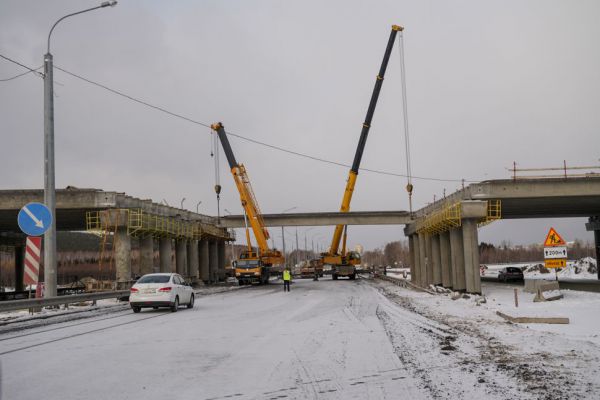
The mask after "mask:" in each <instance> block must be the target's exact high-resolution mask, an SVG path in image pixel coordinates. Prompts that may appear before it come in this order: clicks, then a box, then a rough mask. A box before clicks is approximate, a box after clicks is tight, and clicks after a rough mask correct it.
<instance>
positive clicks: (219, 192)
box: [215, 185, 221, 194]
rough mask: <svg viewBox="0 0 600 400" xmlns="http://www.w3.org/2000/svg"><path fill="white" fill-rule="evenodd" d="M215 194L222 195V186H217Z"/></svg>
mask: <svg viewBox="0 0 600 400" xmlns="http://www.w3.org/2000/svg"><path fill="white" fill-rule="evenodd" d="M215 193H216V194H221V185H215Z"/></svg>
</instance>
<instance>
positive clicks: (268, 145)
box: [54, 65, 478, 182]
mask: <svg viewBox="0 0 600 400" xmlns="http://www.w3.org/2000/svg"><path fill="white" fill-rule="evenodd" d="M54 68H56V69H58V70H60V71H62V72H64V73H66V74H68V75H71V76H73V77H75V78H77V79H81V80H83V81H85V82H87V83H89V84H91V85H94V86H98V87H100V88H102V89H105V90H108V91H109V92H111V93H114V94H116V95H118V96H121V97H124V98H126V99H129V100H132V101H134V102H136V103H138V104H142V105H144V106H147V107H150V108H152V109H155V110H157V111H160V112H163V113H165V114H168V115H171V116H173V117H176V118H180V119H183V120H185V121H188V122H191V123H193V124H196V125H200V126H203V127H206V128H210V125H209V124H207V123H204V122H201V121H197V120H194V119H192V118H189V117H186V116H183V115H181V114H177V113H174V112H172V111H169V110H167V109H165V108H162V107H159V106H155V105H153V104H150V103H148V102H146V101H143V100H140V99H137V98H135V97H133V96H130V95H128V94H125V93H123V92H120V91H118V90H116V89H112V88H110V87H108V86H106V85H103V84H101V83H98V82H94V81H92V80H90V79H88V78H84V77H83V76H80V75H77V74H75V73H73V72H70V71H67V70H65V69H64V68H61V67H59V66H57V65H54ZM227 134H228V135H229V136H233V137H236V138H238V139H241V140H245V141H247V142H250V143H254V144H257V145H260V146H264V147H267V148H270V149H273V150H278V151H281V152H284V153H288V154H292V155H295V156H298V157H303V158H307V159H310V160H313V161H319V162H322V163H327V164H331V165H337V166H340V167H346V168H350V165H349V164H344V163H340V162H337V161H332V160H327V159H324V158H320V157H316V156H312V155H309V154H305V153H300V152H297V151H293V150H289V149H286V148H284V147H280V146H275V145H272V144H269V143H265V142H261V141H259V140H256V139H251V138H249V137H246V136H242V135H239V134H236V133H234V132H231V131H227ZM361 170H362V171H367V172H371V173H375V174H380V175H388V176H395V177H402V178H406V177H407V175H405V174H399V173H395V172H389V171H382V170H376V169H370V168H361ZM411 177H412V178H413V179H420V180H429V181H437V182H463V181H464V182H478V181H471V180H463V179H442V178H429V177H420V176H411Z"/></svg>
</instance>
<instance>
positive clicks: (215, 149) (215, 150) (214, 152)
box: [210, 131, 221, 220]
mask: <svg viewBox="0 0 600 400" xmlns="http://www.w3.org/2000/svg"><path fill="white" fill-rule="evenodd" d="M211 141H212V147H211V150H210V156H211V157H213V159H214V162H215V193H216V194H217V220H218V219H220V218H221V208H220V200H221V172H220V169H219V138H218V137H217V133H216V132H214V131H211Z"/></svg>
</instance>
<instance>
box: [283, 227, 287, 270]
mask: <svg viewBox="0 0 600 400" xmlns="http://www.w3.org/2000/svg"><path fill="white" fill-rule="evenodd" d="M281 241H282V246H283V258H284V259H285V261H284V267H287V265H288V262H287V255H286V254H285V230H284V229H283V226H282V227H281Z"/></svg>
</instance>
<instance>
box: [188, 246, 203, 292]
mask: <svg viewBox="0 0 600 400" xmlns="http://www.w3.org/2000/svg"><path fill="white" fill-rule="evenodd" d="M187 250H188V267H189V271H188V273H189V278H190V279H191V281H192V283H196V282H198V279H199V278H200V257H199V252H198V241H197V240H190V241H188V246H187Z"/></svg>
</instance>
